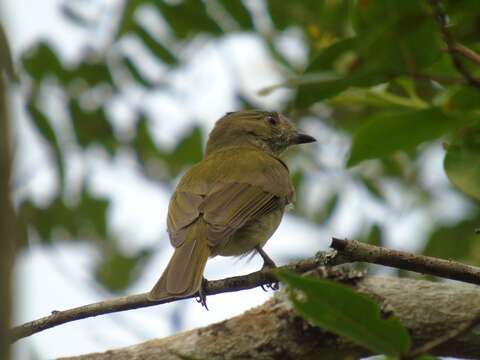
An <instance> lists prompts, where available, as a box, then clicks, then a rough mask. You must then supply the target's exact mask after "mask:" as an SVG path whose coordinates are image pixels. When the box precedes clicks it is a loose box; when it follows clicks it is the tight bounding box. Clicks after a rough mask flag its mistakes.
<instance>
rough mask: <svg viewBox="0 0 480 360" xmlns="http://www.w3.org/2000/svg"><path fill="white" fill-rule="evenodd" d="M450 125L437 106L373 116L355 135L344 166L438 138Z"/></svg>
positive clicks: (407, 148)
mask: <svg viewBox="0 0 480 360" xmlns="http://www.w3.org/2000/svg"><path fill="white" fill-rule="evenodd" d="M449 126H450V123H449V120H448V118H447V116H446V115H445V114H444V113H443V112H442V111H441V110H439V109H437V108H429V109H425V110H414V111H401V112H399V111H397V112H389V113H383V114H380V115H374V116H373V117H372V118H371V119H370V120H368V121H367V123H365V124H364V125H363V126H361V127H360V128H359V129H358V131H357V132H356V134H355V135H354V138H353V145H352V150H351V153H350V158H349V159H348V163H347V165H348V166H353V165H356V164H358V163H359V162H361V161H363V160H367V159H375V158H383V157H386V156H387V155H390V154H391V153H393V152H395V151H398V150H410V149H413V148H415V146H417V145H419V144H421V143H422V142H424V141H427V140H433V139H436V138H438V137H440V136H441V135H443V134H444V133H445V132H446V130H447V129H448V128H449Z"/></svg>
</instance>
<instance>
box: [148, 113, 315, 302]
mask: <svg viewBox="0 0 480 360" xmlns="http://www.w3.org/2000/svg"><path fill="white" fill-rule="evenodd" d="M313 141H315V139H314V138H313V137H311V136H309V135H304V134H300V133H299V132H298V131H297V130H296V129H295V128H294V127H293V125H292V123H291V122H290V121H289V120H288V119H287V118H286V117H284V116H283V115H281V114H278V113H276V112H264V111H240V112H232V113H227V114H226V115H225V116H224V117H222V118H221V119H220V120H218V121H217V123H216V124H215V127H214V129H213V130H212V132H211V133H210V136H209V139H208V142H207V148H206V152H205V157H204V159H203V160H202V161H201V162H200V163H198V164H196V165H195V166H193V167H192V168H190V169H189V170H188V171H187V172H186V173H185V175H184V176H183V177H182V179H181V180H180V183H179V184H178V185H177V188H176V190H175V193H174V194H173V196H172V198H171V200H170V205H169V208H168V218H167V230H168V233H169V235H170V242H171V243H172V245H173V246H174V247H175V253H174V254H173V256H172V258H171V259H170V262H169V263H168V265H167V268H166V269H165V271H164V272H163V274H162V276H161V277H160V279H159V280H158V282H157V283H156V285H155V286H154V287H153V289H152V290H151V291H150V294H149V299H150V300H161V299H166V298H180V297H185V296H188V295H193V294H198V295H199V297H200V300H199V302H201V303H202V305H204V306H205V307H206V302H205V301H206V298H205V295H204V292H203V285H204V283H203V282H204V278H203V270H204V268H205V264H206V263H207V260H208V258H209V257H213V256H216V255H223V256H239V255H246V254H248V253H251V252H252V251H257V252H258V253H259V254H260V255H261V256H262V258H263V260H264V267H265V266H270V267H274V266H275V264H274V262H273V261H272V260H271V259H270V258H269V257H268V255H267V254H266V253H265V252H264V251H263V250H262V247H263V246H264V245H265V243H266V242H267V240H268V239H269V238H270V237H271V236H272V234H273V233H274V232H275V230H276V229H277V227H278V225H279V224H280V221H281V219H282V215H283V212H284V210H285V206H286V205H287V204H289V203H290V202H292V200H293V197H294V189H293V186H292V182H291V180H290V174H289V171H288V168H287V166H286V165H285V163H284V162H283V161H282V160H280V158H279V155H280V154H281V153H282V152H283V151H284V150H285V149H286V148H287V147H289V146H290V145H295V144H303V143H309V142H313Z"/></svg>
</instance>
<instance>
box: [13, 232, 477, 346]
mask: <svg viewBox="0 0 480 360" xmlns="http://www.w3.org/2000/svg"><path fill="white" fill-rule="evenodd" d="M331 247H332V248H333V249H335V250H337V251H336V252H319V253H318V254H317V255H316V256H314V257H311V258H308V259H305V260H301V261H298V262H294V263H291V264H289V265H286V266H282V267H281V269H285V270H288V271H293V272H296V273H304V272H307V271H310V270H313V269H316V268H318V267H320V266H325V265H328V266H334V265H340V264H345V263H349V262H354V261H364V262H369V263H374V264H381V265H385V266H391V267H396V268H399V269H405V270H410V271H416V272H419V273H423V274H430V275H435V276H439V277H444V278H448V279H453V280H460V281H464V282H470V283H474V284H480V269H479V268H475V267H473V266H469V265H465V264H461V263H458V262H455V261H451V260H443V259H437V258H433V257H428V256H421V255H415V254H411V253H406V252H402V251H396V250H390V249H387V248H383V247H379V246H373V245H368V244H365V243H361V242H358V241H355V240H340V239H336V238H333V239H332V244H331ZM275 280H276V279H275V277H274V275H273V272H272V271H271V270H267V269H265V270H261V271H257V272H254V273H251V274H248V275H243V276H235V277H231V278H226V279H223V280H215V281H209V282H208V284H207V287H206V294H207V295H216V294H221V293H225V292H234V291H240V290H246V289H252V288H255V287H258V286H261V285H265V284H269V283H272V282H273V281H275ZM192 297H194V296H189V297H185V298H176V299H166V300H162V301H150V300H148V298H147V293H143V294H137V295H129V296H123V297H119V298H114V299H110V300H105V301H100V302H97V303H93V304H89V305H85V306H80V307H76V308H73V309H69V310H65V311H52V314H51V315H49V316H45V317H43V318H40V319H37V320H33V321H30V322H27V323H25V324H22V325H19V326H17V327H15V328H13V329H12V331H11V340H12V341H16V340H18V339H21V338H23V337H26V336H30V335H32V334H35V333H38V332H40V331H43V330H46V329H49V328H52V327H55V326H58V325H61V324H65V323H67V322H71V321H76V320H81V319H85V318H89V317H94V316H99V315H104V314H109V313H113V312H119V311H125V310H133V309H138V308H142V307H148V306H155V305H160V304H164V303H168V302H172V301H177V300H180V299H188V298H192Z"/></svg>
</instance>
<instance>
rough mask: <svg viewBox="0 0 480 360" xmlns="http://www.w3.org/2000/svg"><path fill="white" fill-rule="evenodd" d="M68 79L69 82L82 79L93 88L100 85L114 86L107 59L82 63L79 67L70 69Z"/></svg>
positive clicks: (88, 60)
mask: <svg viewBox="0 0 480 360" xmlns="http://www.w3.org/2000/svg"><path fill="white" fill-rule="evenodd" d="M68 78H69V81H73V80H77V79H81V80H83V81H85V82H86V83H87V84H88V85H89V86H92V87H93V86H97V85H100V84H108V85H110V86H112V87H113V86H114V83H113V79H112V75H111V74H110V69H109V68H108V65H107V63H106V59H97V60H93V59H87V60H86V61H82V62H81V63H80V64H79V65H78V66H77V67H75V68H73V69H69V71H68Z"/></svg>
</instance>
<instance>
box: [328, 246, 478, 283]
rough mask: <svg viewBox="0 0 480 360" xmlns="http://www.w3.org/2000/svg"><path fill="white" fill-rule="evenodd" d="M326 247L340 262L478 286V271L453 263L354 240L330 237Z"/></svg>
mask: <svg viewBox="0 0 480 360" xmlns="http://www.w3.org/2000/svg"><path fill="white" fill-rule="evenodd" d="M330 246H331V247H332V248H333V249H335V250H337V251H338V252H339V255H340V256H341V257H342V262H348V261H350V262H354V261H364V262H367V263H372V264H379V265H385V266H390V267H394V268H397V269H404V270H409V271H415V272H418V273H421V274H429V275H434V276H439V277H443V278H447V279H452V280H459V281H464V282H468V283H472V284H477V285H480V268H477V267H474V266H469V265H466V264H462V263H459V262H456V261H452V260H445V259H439V258H434V257H430V256H422V255H415V254H411V253H407V252H404V251H398V250H391V249H387V248H384V247H380V246H373V245H368V244H365V243H361V242H359V241H355V240H341V239H336V238H333V239H332V244H331V245H330ZM338 260H340V259H338ZM338 260H337V261H338Z"/></svg>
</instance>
